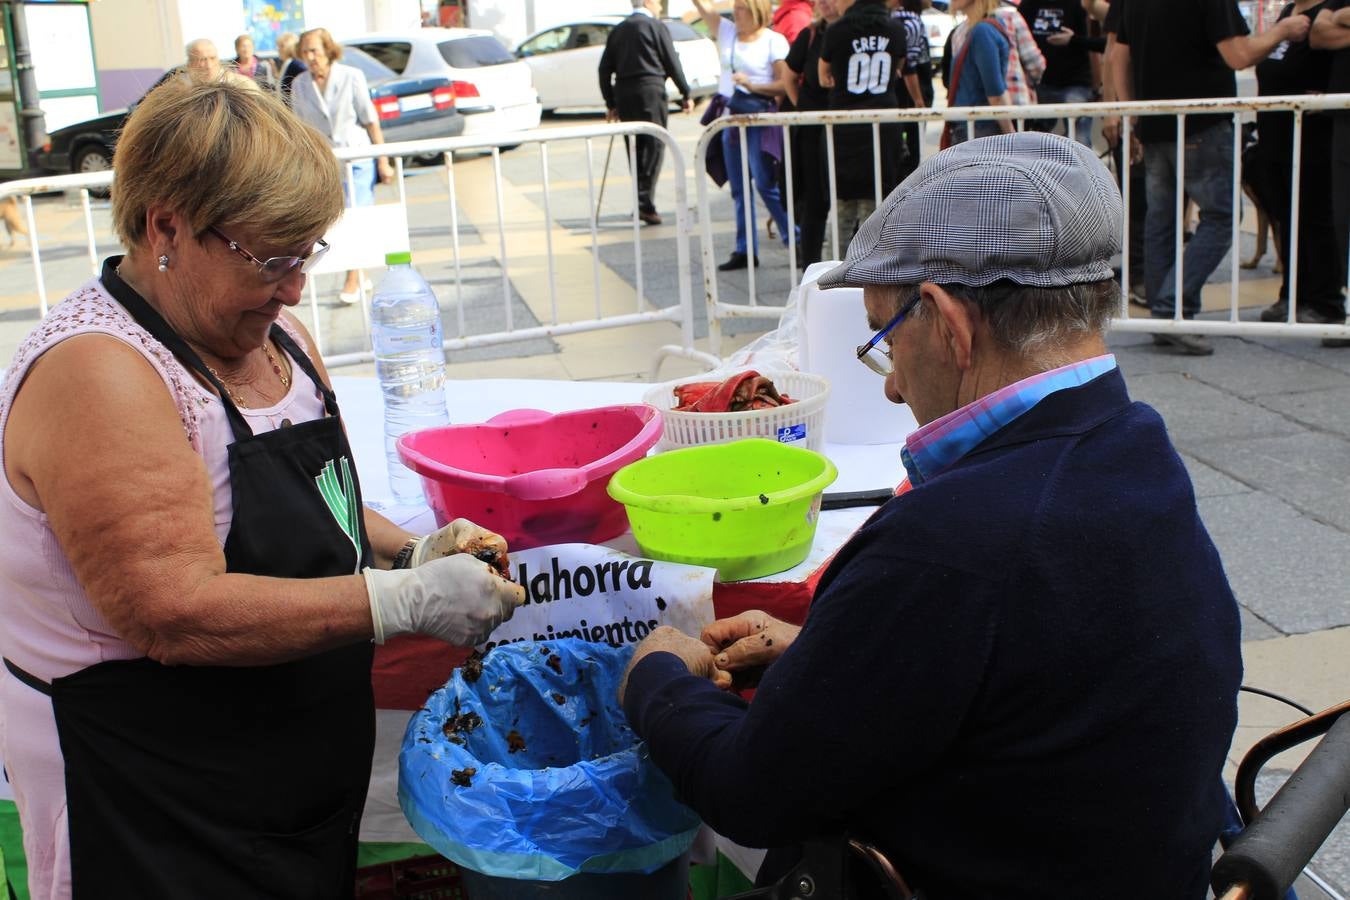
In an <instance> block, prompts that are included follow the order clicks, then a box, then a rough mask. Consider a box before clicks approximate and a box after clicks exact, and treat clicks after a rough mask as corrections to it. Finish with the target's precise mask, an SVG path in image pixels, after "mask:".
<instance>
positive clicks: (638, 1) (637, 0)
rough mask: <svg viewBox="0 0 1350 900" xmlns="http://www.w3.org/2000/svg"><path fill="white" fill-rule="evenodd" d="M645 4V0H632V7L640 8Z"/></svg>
mask: <svg viewBox="0 0 1350 900" xmlns="http://www.w3.org/2000/svg"><path fill="white" fill-rule="evenodd" d="M646 5H647V0H633V9H642V8H643V7H644V6H646Z"/></svg>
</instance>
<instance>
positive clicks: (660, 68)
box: [599, 0, 694, 225]
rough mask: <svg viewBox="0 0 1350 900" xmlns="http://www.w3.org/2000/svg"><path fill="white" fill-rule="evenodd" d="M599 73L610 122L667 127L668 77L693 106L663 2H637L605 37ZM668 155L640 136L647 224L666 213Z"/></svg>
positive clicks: (642, 210) (642, 214)
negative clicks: (661, 190) (662, 200)
mask: <svg viewBox="0 0 1350 900" xmlns="http://www.w3.org/2000/svg"><path fill="white" fill-rule="evenodd" d="M599 75H600V94H601V96H603V97H604V98H605V109H606V110H607V112H606V114H605V120H606V121H608V122H655V123H656V124H657V125H660V126H661V127H662V128H664V127H665V126H666V108H667V106H668V105H669V101H668V100H667V99H666V79H667V78H669V79H670V80H671V81H673V82H675V88H676V90H678V91H679V92H680V97H681V101H680V109H681V110H682V111H683V112H686V113H687V112H690V111H691V110H692V109H693V108H694V102H693V100H692V99H690V96H689V84H688V82H686V81H685V78H684V68H683V67H682V66H681V64H680V56H679V54H678V53H676V52H675V41H674V40H673V39H672V38H671V36H670V29H668V28H666V26H665V25H664V24H663V23H662V22H661V0H633V14H632V15H630V16H629V17H628V18H626V19H624V20H623V21H622V22H620V23H619V24H618V25H615V26H614V30H613V31H611V32H610V33H609V38H608V39H607V40H606V41H605V51H604V53H602V54H601V55H600V69H599ZM624 140H625V141H627V140H628V139H627V138H624ZM664 153H665V147H664V146H663V145H662V143H661V142H660V141H659V140H657V139H656V138H654V137H650V136H648V135H639V136H638V138H637V151H636V152H635V153H634V156H635V157H636V164H637V183H638V218H639V219H641V220H642V221H644V222H646V223H647V224H648V225H660V224H661V214H660V213H658V212H657V211H656V179H657V178H658V177H660V175H661V158H662V156H663V155H664Z"/></svg>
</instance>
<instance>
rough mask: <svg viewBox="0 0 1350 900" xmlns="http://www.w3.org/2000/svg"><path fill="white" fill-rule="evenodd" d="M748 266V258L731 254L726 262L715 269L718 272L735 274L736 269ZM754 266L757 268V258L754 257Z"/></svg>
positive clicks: (740, 254)
mask: <svg viewBox="0 0 1350 900" xmlns="http://www.w3.org/2000/svg"><path fill="white" fill-rule="evenodd" d="M747 265H749V257H747V256H746V255H745V254H744V253H732V254H731V256H729V257H727V261H726V262H724V263H722V264H721V265H720V266H718V267H717V271H719V272H735V271H736V270H737V269H744V268H745V267H746V266H747ZM755 266H756V267H758V266H759V257H758V256H756V257H755Z"/></svg>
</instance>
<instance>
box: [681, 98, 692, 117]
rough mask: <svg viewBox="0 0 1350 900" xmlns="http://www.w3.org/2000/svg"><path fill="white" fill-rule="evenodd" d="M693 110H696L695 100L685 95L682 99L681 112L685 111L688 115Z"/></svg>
mask: <svg viewBox="0 0 1350 900" xmlns="http://www.w3.org/2000/svg"><path fill="white" fill-rule="evenodd" d="M693 111H694V101H693V99H692V98H690V97H685V98H684V99H683V100H682V101H680V112H682V113H684V114H685V115H686V116H687V115H689V114H690V113H691V112H693Z"/></svg>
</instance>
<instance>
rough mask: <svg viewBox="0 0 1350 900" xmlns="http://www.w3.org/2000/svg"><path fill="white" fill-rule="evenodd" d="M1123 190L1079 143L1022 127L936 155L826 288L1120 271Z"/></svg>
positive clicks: (883, 211) (1064, 277) (977, 282)
mask: <svg viewBox="0 0 1350 900" xmlns="http://www.w3.org/2000/svg"><path fill="white" fill-rule="evenodd" d="M1120 227H1121V202H1120V191H1119V190H1118V189H1117V188H1116V183H1115V181H1114V180H1113V179H1112V177H1111V174H1110V173H1109V172H1108V171H1107V170H1106V166H1104V165H1102V162H1101V160H1100V159H1098V158H1097V156H1096V154H1095V153H1093V152H1092V151H1091V150H1090V149H1088V148H1087V147H1084V146H1083V145H1082V144H1080V143H1078V142H1077V141H1072V140H1069V139H1068V138H1062V137H1059V136H1057V135H1052V134H1041V133H1036V132H1021V133H1016V134H1001V135H995V136H993V137H986V138H977V139H975V140H972V141H967V142H965V143H962V144H957V145H956V146H955V147H952V148H950V149H948V150H944V151H942V152H941V153H938V154H936V155H935V156H932V157H930V158H929V159H928V160H926V161H925V162H924V163H923V164H922V165H920V166H919V168H918V169H917V170H915V172H914V173H913V174H912V175H910V176H909V177H908V178H906V179H905V180H904V182H903V183H902V184H900V186H899V187H897V188H896V189H895V190H893V191H891V194H890V196H888V197H887V198H886V199H885V200H883V201H882V204H881V206H880V207H879V208H878V209H877V211H876V212H874V213H872V215H871V216H869V217H868V218H867V221H866V222H864V223H863V224H862V227H861V228H859V229H858V233H857V235H856V236H855V237H854V238H853V242H852V243H851V244H850V245H849V248H848V255H847V256H846V257H845V260H844V262H843V263H841V264H840V265H838V266H836V267H835V268H833V269H831V270H830V271H829V272H826V273H825V275H824V276H822V277H821V279H820V282H819V283H820V286H821V287H822V288H835V287H843V286H845V285H853V286H861V285H881V284H920V283H922V282H925V281H932V282H936V283H938V284H962V285H966V286H968V287H982V286H984V285H987V284H992V283H994V282H995V281H999V280H1000V279H1004V278H1006V279H1008V280H1010V281H1012V282H1013V283H1015V284H1020V285H1026V286H1028V287H1064V286H1066V285H1071V284H1083V283H1086V282H1092V281H1103V280H1105V279H1108V278H1112V277H1114V272H1113V271H1112V269H1111V258H1112V256H1113V255H1114V254H1115V253H1116V252H1117V251H1119V249H1120Z"/></svg>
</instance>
